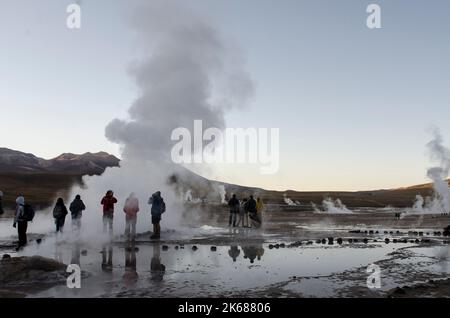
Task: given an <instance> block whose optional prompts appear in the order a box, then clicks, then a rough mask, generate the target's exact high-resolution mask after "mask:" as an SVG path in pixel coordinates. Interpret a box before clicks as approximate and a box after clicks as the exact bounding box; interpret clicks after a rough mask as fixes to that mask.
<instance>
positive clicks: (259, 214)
mask: <svg viewBox="0 0 450 318" xmlns="http://www.w3.org/2000/svg"><path fill="white" fill-rule="evenodd" d="M263 210H264V203H263V201H262V200H261V198H257V199H256V215H257V218H258V220H259V221H260V223H262V220H263Z"/></svg>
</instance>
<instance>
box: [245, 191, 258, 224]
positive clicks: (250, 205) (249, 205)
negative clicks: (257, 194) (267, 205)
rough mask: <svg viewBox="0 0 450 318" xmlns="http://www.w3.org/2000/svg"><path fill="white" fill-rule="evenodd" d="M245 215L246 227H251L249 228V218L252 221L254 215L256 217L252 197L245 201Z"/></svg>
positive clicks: (254, 203) (254, 202)
mask: <svg viewBox="0 0 450 318" xmlns="http://www.w3.org/2000/svg"><path fill="white" fill-rule="evenodd" d="M245 210H246V212H247V213H246V215H245V218H246V220H247V227H251V226H250V219H249V217H250V218H251V219H252V220H254V218H255V215H256V201H255V199H253V195H251V196H250V199H249V200H248V201H247V204H246V209H245Z"/></svg>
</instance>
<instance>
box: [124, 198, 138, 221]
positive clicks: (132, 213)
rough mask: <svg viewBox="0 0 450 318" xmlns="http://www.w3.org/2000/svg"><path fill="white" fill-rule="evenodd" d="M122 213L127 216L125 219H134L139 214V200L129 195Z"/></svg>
mask: <svg viewBox="0 0 450 318" xmlns="http://www.w3.org/2000/svg"><path fill="white" fill-rule="evenodd" d="M123 212H125V214H126V215H127V218H130V219H131V218H135V217H136V215H137V213H138V212H139V200H138V198H136V197H135V196H134V195H130V196H129V197H128V198H127V200H126V201H125V205H124V207H123Z"/></svg>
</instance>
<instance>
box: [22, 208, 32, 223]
mask: <svg viewBox="0 0 450 318" xmlns="http://www.w3.org/2000/svg"><path fill="white" fill-rule="evenodd" d="M23 219H24V220H25V221H27V222H32V221H33V219H34V209H33V207H32V206H31V205H29V204H25V205H24V206H23Z"/></svg>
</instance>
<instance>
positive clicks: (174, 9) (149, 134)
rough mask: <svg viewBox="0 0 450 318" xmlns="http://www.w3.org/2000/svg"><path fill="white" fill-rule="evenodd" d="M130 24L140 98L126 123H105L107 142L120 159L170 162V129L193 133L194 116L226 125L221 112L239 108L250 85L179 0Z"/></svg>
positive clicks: (230, 54) (151, 6) (231, 53)
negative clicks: (118, 149) (137, 49)
mask: <svg viewBox="0 0 450 318" xmlns="http://www.w3.org/2000/svg"><path fill="white" fill-rule="evenodd" d="M132 25H133V27H134V29H135V31H136V32H137V35H138V40H139V41H140V43H141V44H142V45H141V47H142V49H143V58H142V59H140V60H137V61H134V62H133V63H132V65H131V67H130V74H131V76H132V78H133V79H134V81H135V83H136V84H137V86H138V88H139V90H140V93H139V97H138V98H137V99H136V100H135V101H134V103H133V104H132V105H131V107H130V108H129V110H128V113H129V118H128V119H115V120H113V121H112V122H111V123H109V125H108V126H107V127H106V137H107V138H108V139H109V140H110V141H112V142H115V143H118V144H120V145H121V146H122V155H123V158H124V159H126V160H127V159H131V160H139V161H142V160H145V161H153V162H161V161H169V155H170V148H171V141H170V136H171V132H172V130H173V129H175V128H177V127H186V128H188V129H191V131H192V128H193V123H194V120H195V119H201V120H203V127H217V128H220V129H221V128H224V126H225V119H224V113H225V112H226V111H227V110H228V109H230V108H232V107H239V106H242V105H243V104H244V103H245V101H246V100H247V98H248V97H249V96H250V95H251V94H252V92H253V85H252V82H251V80H250V78H249V77H248V76H247V73H246V72H245V71H244V68H243V67H242V66H243V65H242V64H243V63H242V59H241V58H240V57H239V56H238V55H239V54H236V52H238V50H234V48H232V47H231V46H230V45H229V44H228V43H227V42H226V41H225V40H224V39H223V37H222V36H221V35H220V34H219V33H218V31H217V30H216V29H215V28H214V27H213V26H212V25H211V23H209V22H208V21H207V20H206V19H204V18H202V17H200V16H198V15H197V14H195V13H194V12H192V11H190V10H189V9H187V8H186V7H183V6H182V5H181V4H180V2H179V1H173V0H170V1H167V0H164V1H151V2H150V3H148V4H146V5H145V6H143V7H141V8H139V9H138V10H136V12H135V13H134V15H133V17H132ZM192 150H193V151H196V150H197V149H192Z"/></svg>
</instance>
